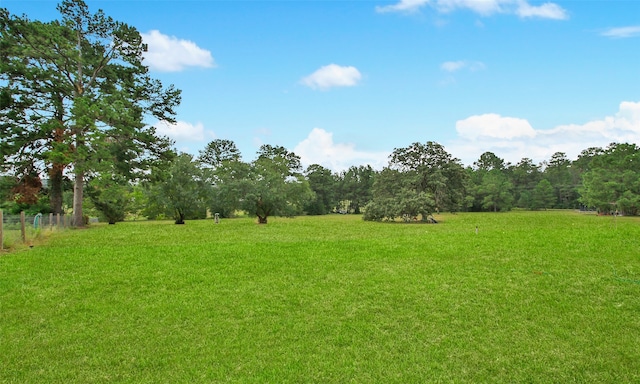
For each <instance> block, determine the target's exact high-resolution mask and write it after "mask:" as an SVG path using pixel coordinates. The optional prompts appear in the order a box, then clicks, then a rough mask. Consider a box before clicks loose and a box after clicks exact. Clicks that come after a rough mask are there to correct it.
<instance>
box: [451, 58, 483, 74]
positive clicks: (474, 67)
mask: <svg viewBox="0 0 640 384" xmlns="http://www.w3.org/2000/svg"><path fill="white" fill-rule="evenodd" d="M440 68H441V69H442V70H443V71H446V72H456V71H459V70H461V69H464V68H466V69H468V70H470V71H472V72H475V71H480V70H483V69H485V68H486V66H485V65H484V63H482V62H480V61H465V60H459V61H445V62H444V63H442V64H440Z"/></svg>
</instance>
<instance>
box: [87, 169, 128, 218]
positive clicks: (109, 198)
mask: <svg viewBox="0 0 640 384" xmlns="http://www.w3.org/2000/svg"><path fill="white" fill-rule="evenodd" d="M87 195H88V196H89V198H90V200H91V202H92V203H93V205H94V207H95V208H96V209H97V210H98V211H99V212H100V214H101V215H102V217H103V218H105V219H106V220H107V222H108V223H109V224H115V223H116V222H119V221H123V220H124V219H125V217H126V215H127V210H128V208H129V205H130V202H131V186H130V185H129V183H128V181H127V180H126V178H125V177H124V176H122V175H118V174H111V175H109V174H102V175H99V176H98V177H95V178H93V179H91V180H90V181H89V182H88V186H87Z"/></svg>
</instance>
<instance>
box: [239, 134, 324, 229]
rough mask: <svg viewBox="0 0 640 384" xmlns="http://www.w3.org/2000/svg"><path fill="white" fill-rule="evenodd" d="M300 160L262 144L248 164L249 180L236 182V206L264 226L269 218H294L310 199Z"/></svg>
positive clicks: (287, 152) (277, 148)
mask: <svg viewBox="0 0 640 384" xmlns="http://www.w3.org/2000/svg"><path fill="white" fill-rule="evenodd" d="M301 169H302V165H301V164H300V158H299V157H298V156H297V155H296V154H295V153H293V152H289V151H287V150H286V149H285V148H284V147H273V146H271V145H263V146H262V147H260V150H259V151H258V158H257V159H256V160H255V161H253V163H252V164H251V168H250V172H249V180H251V183H246V182H243V181H240V182H241V183H242V186H243V187H244V188H240V189H241V192H242V196H241V198H240V207H241V208H242V209H243V210H244V211H246V212H247V213H248V214H250V215H255V216H256V217H257V218H258V223H260V224H267V221H268V217H269V216H295V215H298V214H300V213H302V212H303V207H304V206H305V204H307V203H308V201H310V200H311V199H312V198H313V192H312V191H311V189H310V188H309V183H308V182H307V180H306V179H305V178H304V176H303V175H302V173H301V172H300V170H301Z"/></svg>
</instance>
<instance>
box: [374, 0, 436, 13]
mask: <svg viewBox="0 0 640 384" xmlns="http://www.w3.org/2000/svg"><path fill="white" fill-rule="evenodd" d="M429 1H430V0H400V2H399V3H398V4H392V5H385V6H382V7H381V6H376V12H379V13H387V12H415V11H417V10H418V9H420V8H421V7H422V6H424V5H426V4H428V3H429Z"/></svg>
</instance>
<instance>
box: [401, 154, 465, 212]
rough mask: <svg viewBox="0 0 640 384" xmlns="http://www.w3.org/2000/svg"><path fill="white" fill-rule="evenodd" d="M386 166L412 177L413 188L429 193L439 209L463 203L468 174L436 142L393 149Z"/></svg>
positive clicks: (452, 209)
mask: <svg viewBox="0 0 640 384" xmlns="http://www.w3.org/2000/svg"><path fill="white" fill-rule="evenodd" d="M389 167H390V168H392V169H396V170H399V171H400V172H402V173H404V174H406V176H407V177H409V178H410V179H411V180H412V181H411V184H412V188H413V189H414V190H415V191H416V192H417V193H421V192H426V193H427V194H428V195H429V196H431V198H432V199H433V201H434V203H435V206H436V209H438V210H449V211H458V210H460V209H461V208H462V206H463V205H464V203H465V195H466V193H465V185H466V178H467V173H466V172H465V170H464V167H463V166H462V164H461V163H460V160H459V159H456V158H454V157H452V156H451V155H450V154H449V153H448V152H447V151H446V150H445V149H444V147H443V146H442V145H440V144H438V143H435V142H432V141H429V142H427V143H426V144H421V143H413V144H411V145H410V146H409V147H406V148H396V149H395V150H394V151H393V152H392V153H391V156H390V160H389Z"/></svg>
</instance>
